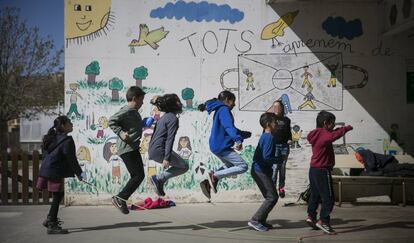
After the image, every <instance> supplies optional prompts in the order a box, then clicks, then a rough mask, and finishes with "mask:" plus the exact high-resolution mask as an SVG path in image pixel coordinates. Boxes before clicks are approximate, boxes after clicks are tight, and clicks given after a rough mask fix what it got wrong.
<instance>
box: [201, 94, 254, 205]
mask: <svg viewBox="0 0 414 243" xmlns="http://www.w3.org/2000/svg"><path fill="white" fill-rule="evenodd" d="M235 101H236V96H235V95H234V94H233V93H232V92H230V91H227V90H225V91H222V92H221V93H220V94H219V95H218V98H214V99H211V100H208V101H206V103H204V104H201V105H199V106H198V109H199V110H200V111H205V110H207V112H208V114H211V113H212V112H213V111H214V117H213V126H212V128H211V134H210V139H209V145H210V150H211V152H213V154H214V155H216V156H217V157H218V158H219V159H220V160H221V161H222V162H223V163H224V166H223V167H221V168H220V169H219V170H217V171H212V172H210V173H209V176H208V179H207V180H204V181H202V182H201V183H200V186H201V190H202V192H203V194H204V195H205V196H206V197H207V198H209V199H210V197H211V193H210V192H211V189H213V191H214V193H217V184H218V181H219V180H220V179H222V178H225V177H230V176H233V175H237V174H242V173H244V172H246V171H247V167H248V166H247V163H246V162H245V161H244V160H243V158H242V157H241V156H240V155H239V154H238V153H237V152H236V151H235V150H237V151H240V150H242V148H243V140H244V139H246V138H249V137H250V136H251V133H250V132H247V131H241V130H239V129H237V128H236V127H235V126H234V118H233V115H232V113H231V110H232V109H233V108H234V106H235Z"/></svg>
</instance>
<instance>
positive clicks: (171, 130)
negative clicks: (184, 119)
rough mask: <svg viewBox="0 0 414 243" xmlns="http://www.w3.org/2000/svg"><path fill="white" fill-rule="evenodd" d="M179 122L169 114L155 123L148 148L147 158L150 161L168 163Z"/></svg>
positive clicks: (174, 116) (172, 114)
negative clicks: (166, 161)
mask: <svg viewBox="0 0 414 243" xmlns="http://www.w3.org/2000/svg"><path fill="white" fill-rule="evenodd" d="M178 127H179V122H178V118H177V115H176V114H174V113H171V112H168V113H165V114H164V115H163V116H162V117H161V119H160V120H159V121H158V122H157V124H156V125H155V128H154V133H153V134H152V137H151V141H150V143H149V148H148V157H149V159H151V160H155V161H158V162H162V160H168V161H170V159H171V158H170V157H171V151H172V148H173V144H174V139H175V134H176V133H177V130H178Z"/></svg>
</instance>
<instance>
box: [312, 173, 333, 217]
mask: <svg viewBox="0 0 414 243" xmlns="http://www.w3.org/2000/svg"><path fill="white" fill-rule="evenodd" d="M309 181H310V188H311V195H310V198H309V202H308V215H309V216H311V217H312V218H316V215H317V211H316V210H317V209H318V205H319V202H320V203H321V213H320V219H321V220H322V222H324V223H329V221H330V216H329V215H330V213H331V212H332V210H333V206H334V203H335V196H334V192H333V186H332V175H331V171H330V170H328V169H319V168H310V169H309Z"/></svg>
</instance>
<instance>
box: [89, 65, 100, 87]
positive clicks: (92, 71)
mask: <svg viewBox="0 0 414 243" xmlns="http://www.w3.org/2000/svg"><path fill="white" fill-rule="evenodd" d="M99 71H100V68H99V62H97V61H93V62H91V63H89V65H88V66H86V68H85V74H86V75H88V84H95V83H96V75H99V73H100V72H99Z"/></svg>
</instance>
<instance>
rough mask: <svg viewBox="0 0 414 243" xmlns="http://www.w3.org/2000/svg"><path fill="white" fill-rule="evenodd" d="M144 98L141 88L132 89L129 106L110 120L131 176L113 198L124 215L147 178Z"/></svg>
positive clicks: (127, 97) (128, 97) (129, 91)
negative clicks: (142, 146)
mask: <svg viewBox="0 0 414 243" xmlns="http://www.w3.org/2000/svg"><path fill="white" fill-rule="evenodd" d="M144 96H145V92H144V91H142V89H141V88H140V87H138V86H132V87H130V88H129V89H128V91H127V93H126V99H127V102H128V104H127V105H125V106H124V107H122V108H121V109H120V110H119V111H118V112H117V113H115V114H114V115H112V116H111V117H110V118H109V127H110V128H111V129H112V131H113V132H114V133H115V134H116V135H118V138H117V143H116V146H117V148H118V155H119V156H120V157H121V159H122V161H123V162H124V163H125V166H126V168H127V170H128V172H129V174H130V176H131V178H130V179H129V180H128V182H127V184H126V185H125V187H124V188H123V189H122V191H121V192H119V193H118V195H116V196H113V197H112V204H113V205H114V206H115V207H116V208H118V209H119V210H120V211H121V212H122V213H123V214H128V213H129V210H128V207H127V204H126V200H128V198H129V197H130V196H131V195H132V193H134V191H135V190H136V189H137V188H138V187H139V185H140V184H141V183H142V181H143V180H144V178H145V173H144V167H143V164H142V158H141V154H140V152H139V145H140V139H141V134H142V127H143V121H142V118H141V115H140V114H139V112H138V110H139V108H141V106H142V104H143V100H144Z"/></svg>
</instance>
